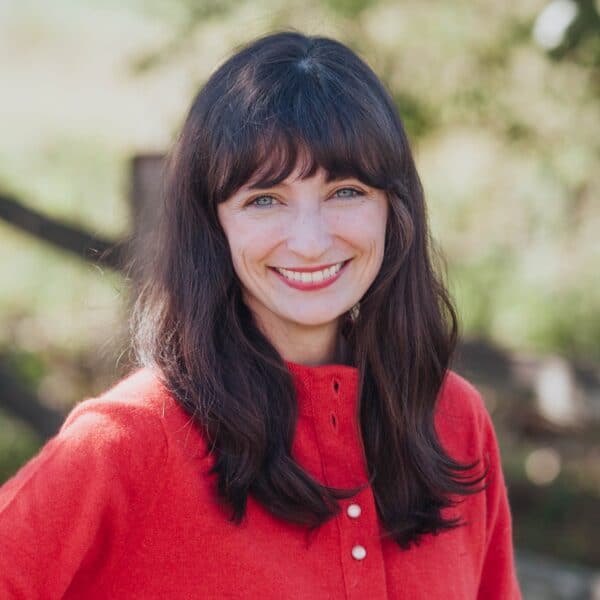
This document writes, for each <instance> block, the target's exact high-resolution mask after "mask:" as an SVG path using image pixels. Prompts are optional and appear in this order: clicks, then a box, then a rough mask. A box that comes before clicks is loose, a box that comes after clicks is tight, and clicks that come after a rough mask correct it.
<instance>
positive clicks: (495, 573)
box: [477, 408, 521, 600]
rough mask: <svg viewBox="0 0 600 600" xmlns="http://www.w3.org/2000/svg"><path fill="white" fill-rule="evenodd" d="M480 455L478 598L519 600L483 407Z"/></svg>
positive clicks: (492, 438) (498, 470)
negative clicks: (482, 510) (482, 533)
mask: <svg viewBox="0 0 600 600" xmlns="http://www.w3.org/2000/svg"><path fill="white" fill-rule="evenodd" d="M482 433H483V444H484V456H485V458H486V460H487V461H488V463H489V473H488V476H487V478H486V481H487V488H486V490H485V492H484V493H485V495H486V548H485V555H484V559H483V566H482V572H481V579H480V585H479V592H478V595H477V598H478V600H495V599H497V600H520V599H521V592H520V589H519V583H518V580H517V577H516V571H515V564H514V553H513V540H512V522H511V514H510V507H509V503H508V494H507V489H506V484H505V481H504V475H503V473H502V464H501V457H500V450H499V447H498V441H497V438H496V433H495V431H494V426H493V424H492V420H491V418H490V416H489V413H488V412H487V410H486V409H485V408H483V432H482Z"/></svg>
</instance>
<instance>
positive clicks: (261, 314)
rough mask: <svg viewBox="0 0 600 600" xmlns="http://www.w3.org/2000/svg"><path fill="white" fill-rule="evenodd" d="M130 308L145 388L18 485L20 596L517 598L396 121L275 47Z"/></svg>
mask: <svg viewBox="0 0 600 600" xmlns="http://www.w3.org/2000/svg"><path fill="white" fill-rule="evenodd" d="M164 200H165V202H164V214H163V215H162V221H161V226H160V229H159V231H158V232H157V238H156V248H157V251H156V252H154V253H152V254H151V255H150V256H148V257H146V259H147V261H148V265H147V268H145V269H143V270H142V273H144V274H145V281H143V285H142V286H141V290H140V293H139V297H138V298H137V302H136V305H135V309H134V311H133V315H132V320H131V325H132V331H133V334H134V335H133V340H132V341H133V344H132V345H133V349H134V351H135V356H136V357H137V360H138V368H137V369H136V370H135V371H134V372H132V373H131V374H130V375H129V376H128V377H126V378H125V379H124V380H122V381H120V382H119V383H118V384H117V385H115V386H114V387H113V388H112V389H111V390H108V391H107V392H106V393H104V394H102V395H101V396H100V397H99V398H95V399H89V400H86V401H84V402H82V403H80V404H79V405H78V406H77V407H75V409H74V410H73V411H72V413H71V414H70V415H69V417H68V418H67V421H66V422H65V424H64V425H63V427H62V429H61V431H60V432H59V434H58V435H57V436H56V437H55V438H53V439H52V440H51V441H50V442H49V443H48V444H47V445H46V446H45V447H44V448H43V450H42V451H41V453H40V454H39V455H38V456H37V457H35V458H34V459H33V460H32V461H31V462H30V463H28V464H27V465H26V466H25V467H24V468H23V469H22V470H21V471H20V472H19V473H18V474H17V475H16V476H15V477H14V478H13V479H12V480H10V481H9V482H7V484H6V485H5V486H4V487H3V488H1V489H0V597H2V598H4V597H6V598H28V599H29V598H42V597H43V598H59V597H64V598H112V597H118V598H215V599H216V598H261V599H269V598H273V599H275V598H277V599H279V598H286V599H305V598H311V599H321V598H323V599H331V598H340V599H341V598H369V599H374V600H375V599H379V598H381V599H383V598H393V599H401V598H410V599H419V598H427V599H428V600H435V599H444V600H452V599H456V600H459V599H460V600H465V599H467V598H479V599H498V600H500V599H502V600H507V599H508V600H511V599H517V598H520V592H519V586H518V583H517V581H516V577H515V570H514V564H513V551H512V540H511V535H512V534H511V518H510V511H509V505H508V498H507V493H506V487H505V484H504V478H503V474H502V468H501V463H500V454H499V451H498V445H497V441H496V437H495V433H494V429H493V426H492V423H491V420H490V417H489V415H488V413H487V411H486V409H485V406H484V405H483V402H482V400H481V397H480V396H479V394H478V393H477V391H476V390H475V389H474V388H473V387H472V386H471V385H470V384H469V383H468V382H467V381H465V380H464V379H462V378H461V377H459V376H458V375H456V374H455V373H453V372H452V371H451V370H450V369H449V364H450V359H451V357H452V353H453V350H454V347H455V343H456V331H457V324H456V317H455V313H454V310H453V308H452V303H451V301H450V299H449V297H448V294H447V293H446V290H445V289H444V286H443V285H442V283H441V281H440V279H439V278H438V276H437V275H436V273H435V272H434V270H433V268H432V265H431V260H430V254H429V233H428V227H427V222H426V218H425V203H424V198H423V191H422V187H421V184H420V181H419V176H418V174H417V171H416V168H415V165H414V161H413V158H412V154H411V151H410V147H409V144H408V141H407V138H406V134H405V132H404V128H403V126H402V122H401V120H400V117H399V115H398V113H397V111H396V108H395V107H394V105H393V103H392V100H391V98H390V96H389V94H388V93H387V91H386V89H385V87H384V86H383V84H382V83H381V82H380V81H379V80H378V78H377V77H376V75H375V74H374V73H373V71H372V70H371V69H370V68H369V67H368V66H367V65H366V63H365V62H364V61H363V60H361V59H360V58H359V57H358V56H357V55H356V54H355V53H354V52H352V51H351V50H350V49H349V48H347V47H346V46H344V45H343V44H341V43H339V42H337V41H335V40H331V39H328V38H323V37H309V36H304V35H302V34H300V33H296V32H284V33H276V34H272V35H268V36H265V37H263V38H260V39H258V40H256V41H254V42H252V43H250V44H248V45H247V46H245V47H244V48H242V49H240V50H239V51H238V52H237V53H236V54H234V55H233V56H232V57H231V58H230V59H229V60H227V61H226V62H225V63H224V64H223V65H222V66H220V67H219V68H218V69H217V70H216V71H215V73H214V74H213V75H212V76H211V77H210V79H209V80H208V82H207V83H206V84H205V86H204V87H203V88H202V90H200V92H199V94H198V96H197V97H196V99H195V100H194V102H193V104H192V107H191V110H190V112H189V114H188V116H187V119H186V120H185V123H184V125H183V128H182V130H181V133H180V135H179V138H178V140H177V141H176V143H175V145H174V147H173V149H172V151H171V153H170V157H169V161H168V169H167V174H166V182H165V198H164Z"/></svg>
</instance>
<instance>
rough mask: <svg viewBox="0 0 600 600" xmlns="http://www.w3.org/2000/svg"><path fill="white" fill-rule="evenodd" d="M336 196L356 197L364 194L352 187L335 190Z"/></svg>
mask: <svg viewBox="0 0 600 600" xmlns="http://www.w3.org/2000/svg"><path fill="white" fill-rule="evenodd" d="M335 194H336V195H337V197H338V198H356V197H357V196H364V194H363V192H361V191H360V190H355V189H354V188H341V189H339V190H337V191H336V192H335Z"/></svg>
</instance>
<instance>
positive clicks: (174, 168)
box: [132, 32, 483, 547]
mask: <svg viewBox="0 0 600 600" xmlns="http://www.w3.org/2000/svg"><path fill="white" fill-rule="evenodd" d="M302 157H306V158H307V159H306V160H305V159H302ZM301 159H302V163H303V171H302V176H305V177H308V176H310V175H312V174H314V173H315V170H316V169H317V167H321V168H323V169H324V170H325V171H326V173H327V174H328V177H329V178H335V177H343V176H354V177H356V178H358V179H359V180H361V181H363V182H364V183H366V184H367V185H370V186H372V187H376V188H379V189H381V190H385V191H386V193H387V196H388V199H389V207H390V210H389V217H388V223H387V230H386V240H385V256H384V259H383V264H382V266H381V269H380V272H379V273H378V275H377V277H376V279H375V280H374V282H373V284H372V285H371V287H370V288H369V289H368V291H367V292H366V294H365V295H364V297H363V298H362V299H361V302H360V310H359V312H358V315H352V317H350V316H349V315H345V316H344V318H345V321H344V322H345V328H344V335H345V336H346V337H347V342H348V347H349V348H350V356H351V364H352V365H353V366H355V367H357V368H358V370H359V381H360V384H359V392H358V393H359V403H360V413H359V414H360V426H361V431H362V437H363V443H364V447H365V453H366V458H367V467H368V472H369V476H370V483H371V485H372V489H373V493H374V496H375V499H376V504H377V509H378V512H379V516H380V518H381V520H382V523H383V524H384V526H385V527H386V529H387V531H388V532H389V534H390V535H391V536H393V538H394V539H395V540H396V541H397V542H398V543H399V544H400V545H401V546H402V547H408V546H409V545H410V544H411V543H412V542H418V541H419V538H420V536H422V535H423V534H425V533H438V532H440V531H443V530H445V529H450V528H453V527H456V526H457V525H459V524H460V523H459V521H457V520H450V519H444V518H443V516H442V513H441V509H442V508H444V507H448V506H451V505H452V504H453V500H451V495H453V494H459V495H465V494H469V493H473V492H475V491H478V489H476V487H475V486H476V485H477V484H478V483H480V482H481V481H482V478H483V475H479V476H478V477H475V476H472V475H470V474H469V473H468V472H469V471H470V470H471V469H472V468H473V467H474V466H475V465H476V463H474V464H471V465H464V464H460V463H458V462H456V461H455V460H453V459H452V458H451V457H450V456H448V455H447V454H446V452H445V451H444V449H443V448H442V446H441V444H440V442H439V440H438V438H437V435H436V432H435V429H434V423H433V417H434V408H435V403H436V398H437V396H438V393H439V391H440V388H441V385H442V382H443V379H444V377H445V375H446V372H447V369H448V365H449V361H450V358H451V355H452V352H453V350H454V346H455V343H456V335H457V322H456V315H455V311H454V309H453V307H452V304H451V302H450V299H449V297H448V294H447V293H446V290H445V288H444V286H443V284H442V282H441V281H440V280H439V278H438V277H436V275H435V273H434V270H433V268H432V264H431V259H430V240H429V234H428V228H427V222H426V215H425V205H424V198H423V190H422V186H421V183H420V180H419V176H418V174H417V171H416V168H415V165H414V161H413V158H412V154H411V151H410V148H409V144H408V140H407V137H406V134H405V132H404V128H403V126H402V123H401V120H400V117H399V115H398V113H397V110H396V108H395V107H394V104H393V102H392V100H391V98H390V95H389V94H388V92H387V91H386V89H385V88H384V86H383V85H382V83H381V82H380V81H379V79H378V78H377V77H376V75H375V74H374V73H373V71H372V70H371V69H370V68H369V67H368V66H367V65H366V64H365V63H364V62H363V61H362V60H361V59H360V58H359V57H358V56H357V55H356V54H355V53H354V52H352V51H351V50H350V49H349V48H347V47H346V46H344V45H343V44H341V43H339V42H337V41H335V40H331V39H327V38H324V37H309V36H305V35H302V34H300V33H297V32H280V33H275V34H271V35H267V36H265V37H263V38H260V39H258V40H256V41H254V42H252V43H251V44H249V45H247V46H245V47H244V48H242V49H241V50H240V51H238V52H237V53H236V54H234V55H233V56H232V57H231V58H229V59H228V60H227V61H226V62H225V63H224V64H223V65H222V66H221V67H220V68H219V69H218V70H217V71H216V72H215V73H214V74H213V75H212V76H211V77H210V79H209V80H208V82H207V83H206V84H205V85H204V87H203V88H202V89H201V91H200V92H199V94H198V95H197V97H196V98H195V100H194V102H193V105H192V107H191V109H190V111H189V114H188V116H187V119H186V121H185V123H184V125H183V128H182V130H181V133H180V135H179V138H178V140H177V141H176V143H175V145H174V147H173V149H172V152H171V153H170V156H169V160H168V165H167V169H166V179H165V194H164V214H163V215H162V222H161V228H160V231H159V233H158V240H157V246H156V247H157V251H156V252H155V253H154V255H153V256H152V257H151V258H152V260H151V262H150V263H149V265H147V268H146V269H145V271H144V273H145V275H144V280H143V282H142V286H141V288H140V293H139V296H138V298H137V302H136V305H135V307H134V311H133V316H132V328H133V333H134V343H133V348H134V351H135V356H136V359H137V361H138V364H140V365H143V366H148V367H151V368H153V369H155V370H156V371H157V372H158V373H160V374H161V376H162V377H163V379H164V382H165V384H166V385H167V386H168V388H169V389H170V390H171V391H172V392H173V394H174V395H175V397H176V398H177V400H178V401H179V402H180V404H181V405H182V406H183V407H184V408H185V409H186V410H187V411H188V412H189V413H190V414H191V415H192V416H193V417H194V420H195V423H196V424H197V426H198V427H200V428H201V430H202V431H203V432H204V434H205V435H206V437H207V439H208V441H209V443H210V448H211V450H212V451H213V452H214V453H215V457H216V462H215V466H214V469H213V471H214V472H216V473H217V474H218V484H217V488H218V494H219V497H220V498H221V500H222V501H223V502H224V504H225V505H226V506H228V507H230V508H231V518H232V519H233V520H234V521H235V522H238V523H239V522H240V521H241V519H242V518H243V516H244V514H245V510H246V502H247V497H248V494H249V493H251V494H252V495H253V496H254V497H255V498H256V499H257V500H258V501H259V502H262V503H263V504H264V505H265V507H266V508H267V509H268V510H270V511H271V512H272V513H273V514H275V515H276V516H278V517H281V518H283V519H287V520H289V521H292V522H295V523H301V524H305V525H307V526H318V525H319V524H321V523H323V522H324V521H326V520H327V519H328V518H330V517H331V516H333V515H334V514H336V513H337V512H338V511H339V504H338V502H337V500H338V499H339V498H342V497H349V496H351V495H352V494H353V493H354V492H355V491H356V490H345V491H344V490H336V489H333V488H329V487H327V486H324V485H322V484H320V483H319V482H318V481H315V480H314V479H313V478H312V477H311V476H309V475H308V474H307V473H306V472H305V471H304V470H303V469H302V468H301V467H300V466H299V465H298V464H297V463H296V462H295V461H294V459H293V458H292V456H291V446H292V440H293V436H294V431H295V425H296V419H297V406H296V400H295V388H294V385H293V381H292V378H291V374H290V372H289V371H288V369H287V367H286V365H285V363H284V361H283V359H282V357H281V356H280V355H279V354H278V353H277V351H276V350H275V348H274V347H273V345H272V344H271V343H270V342H269V340H268V339H267V338H266V337H265V336H264V335H263V334H262V333H261V331H260V330H259V329H258V327H257V326H256V324H255V322H254V320H253V317H252V314H251V313H250V311H249V309H248V308H247V306H246V305H245V304H244V302H243V300H242V290H241V284H240V282H239V280H238V278H237V276H236V275H235V273H234V270H233V266H232V262H231V258H230V253H229V247H228V243H227V239H226V237H225V234H224V232H223V230H222V228H221V226H220V224H219V221H218V219H217V211H216V207H217V204H218V203H219V202H222V201H223V200H225V199H227V198H228V197H229V196H230V195H231V194H232V193H234V192H235V191H236V190H237V189H239V187H241V186H242V185H243V184H245V183H246V182H247V181H249V180H250V179H251V178H254V179H255V180H257V179H258V180H259V183H260V184H261V185H275V184H276V183H279V182H281V181H283V180H284V179H285V178H287V177H288V176H289V175H290V173H291V172H292V171H293V169H294V167H295V166H296V165H297V164H299V161H301ZM382 340H385V342H384V343H382ZM479 489H480V488H479ZM198 509H199V510H200V507H198Z"/></svg>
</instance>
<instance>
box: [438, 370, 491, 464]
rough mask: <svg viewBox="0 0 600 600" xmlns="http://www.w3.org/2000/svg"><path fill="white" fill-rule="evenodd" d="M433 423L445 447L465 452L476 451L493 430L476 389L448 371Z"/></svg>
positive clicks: (485, 441) (481, 446)
mask: <svg viewBox="0 0 600 600" xmlns="http://www.w3.org/2000/svg"><path fill="white" fill-rule="evenodd" d="M435 425H436V430H437V432H438V435H439V436H440V439H441V441H442V443H443V444H444V446H446V448H447V449H453V450H455V451H457V452H460V453H461V454H463V453H464V454H466V455H472V454H473V453H479V452H480V451H481V450H482V448H483V446H485V445H486V443H487V439H488V437H489V435H490V431H491V430H493V425H492V421H491V418H490V414H489V412H488V409H487V408H486V405H485V402H484V400H483V397H482V395H481V393H480V392H479V390H478V389H477V388H476V387H475V386H474V385H473V384H472V383H471V382H470V381H468V380H467V379H465V378H464V377H462V376H461V375H459V374H458V373H456V372H455V371H452V370H448V372H447V373H446V377H445V378H444V382H443V384H442V387H441V389H440V393H439V395H438V399H437V404H436V412H435Z"/></svg>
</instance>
